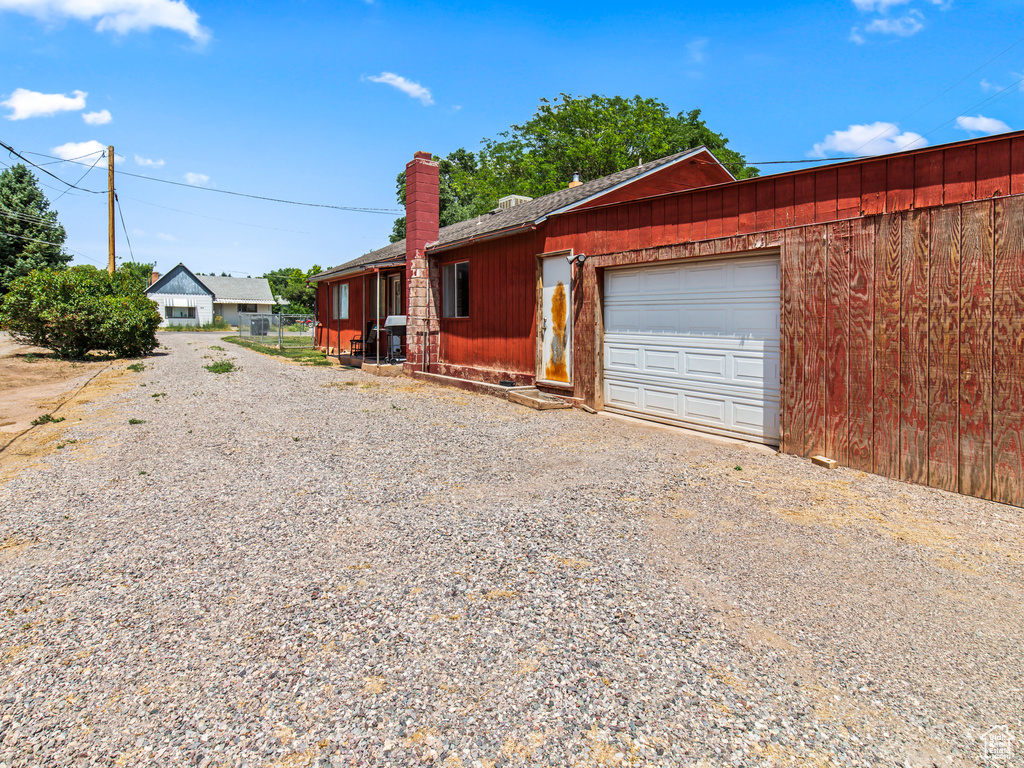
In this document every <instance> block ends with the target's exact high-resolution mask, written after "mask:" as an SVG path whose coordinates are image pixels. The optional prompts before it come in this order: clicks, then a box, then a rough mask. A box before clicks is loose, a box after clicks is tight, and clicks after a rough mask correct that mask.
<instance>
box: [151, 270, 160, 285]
mask: <svg viewBox="0 0 1024 768" xmlns="http://www.w3.org/2000/svg"><path fill="white" fill-rule="evenodd" d="M159 279H160V273H159V272H154V273H153V274H152V275H150V276H149V284H150V285H152V284H153V283H155V282H156V281H157V280H159Z"/></svg>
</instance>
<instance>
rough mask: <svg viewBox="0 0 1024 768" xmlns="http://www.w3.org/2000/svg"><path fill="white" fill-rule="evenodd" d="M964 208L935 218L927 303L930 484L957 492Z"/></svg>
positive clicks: (935, 214) (953, 208)
mask: <svg viewBox="0 0 1024 768" xmlns="http://www.w3.org/2000/svg"><path fill="white" fill-rule="evenodd" d="M960 238H961V229H960V206H944V207H943V208H940V209H938V210H936V211H934V212H933V214H932V244H931V260H930V264H929V267H930V269H929V280H930V283H931V287H930V291H931V292H930V297H929V302H928V325H929V333H928V335H929V345H930V346H929V353H928V484H929V485H930V486H932V487H934V488H942V489H944V490H947V491H955V490H957V488H958V487H959V481H958V478H957V473H958V471H959V453H960V419H959V405H960Z"/></svg>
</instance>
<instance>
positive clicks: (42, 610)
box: [0, 334, 1024, 768]
mask: <svg viewBox="0 0 1024 768" xmlns="http://www.w3.org/2000/svg"><path fill="white" fill-rule="evenodd" d="M162 340H163V343H164V344H165V345H166V346H167V349H165V350H162V351H163V352H166V353H167V354H163V355H160V356H157V357H154V358H152V359H150V360H148V361H147V368H146V370H145V371H143V372H141V373H130V372H127V373H125V375H124V376H123V377H122V378H121V379H120V380H119V381H120V384H119V385H118V386H115V387H113V388H112V389H109V388H108V389H107V390H104V391H101V392H99V393H98V394H95V395H94V396H93V397H92V398H91V399H92V402H89V403H80V404H79V405H78V406H74V407H73V408H70V409H69V411H68V412H69V414H72V415H73V417H72V416H69V418H68V420H67V421H66V422H63V423H60V424H50V425H46V426H44V427H40V428H38V429H37V430H36V433H37V434H36V439H37V441H38V439H39V436H40V435H42V436H43V437H44V438H46V439H51V442H50V444H49V447H48V448H47V449H46V450H45V451H44V454H43V459H44V463H42V464H40V465H38V466H35V467H29V468H27V469H24V470H22V471H19V472H17V473H13V472H8V473H7V477H8V479H7V481H6V482H3V483H2V484H0V608H2V613H0V764H2V766H4V768H11V767H12V766H37V765H45V766H50V765H53V766H86V765H118V766H121V765H128V766H130V765H162V766H163V765H166V766H179V765H202V766H239V765H246V766H306V765H314V766H385V765H391V766H409V765H421V764H422V765H443V766H464V767H466V768H468V767H469V766H522V765H529V766H534V765H551V766H616V765H664V766H689V765H700V766H731V765H743V766H747V765H749V766H755V765H756V766H777V765H778V766H786V765H792V766H807V765H886V766H891V765H901V766H902V765H910V766H931V765H933V764H934V765H938V766H949V765H955V766H967V765H977V764H980V763H982V762H983V761H984V759H985V757H984V746H985V743H986V742H984V741H983V735H984V734H985V733H986V732H987V731H988V729H990V728H992V727H994V726H1000V725H1001V726H1007V727H1008V728H1009V729H1010V731H1011V732H1013V733H1014V734H1016V735H1018V737H1019V738H1021V739H1024V723H1022V709H1021V703H1022V698H1024V695H1022V690H1024V681H1022V678H1021V674H1022V665H1021V650H1022V638H1024V622H1022V610H1021V595H1022V589H1021V585H1022V584H1024V580H1022V575H1024V574H1022V571H1024V568H1022V557H1021V553H1022V548H1021V541H1022V538H1024V535H1022V525H1021V520H1022V518H1021V514H1020V510H1017V509H1013V508H1010V507H1004V506H999V505H995V504H989V503H985V502H982V501H979V500H976V499H969V498H965V497H960V496H955V495H952V494H947V493H942V492H940V491H935V490H931V489H927V488H919V487H914V486H909V485H904V484H900V483H897V482H892V481H889V480H885V479H882V478H878V477H873V476H870V475H865V474H861V473H858V472H852V471H848V470H838V471H828V470H823V469H819V468H816V467H812V466H810V465H809V463H808V462H806V461H804V460H800V459H796V458H793V457H788V456H777V455H775V454H773V453H771V452H769V451H766V450H764V449H759V448H756V447H753V446H744V445H737V444H731V443H727V442H724V441H718V440H712V439H708V438H704V437H700V436H696V435H692V434H687V433H684V432H681V431H677V430H670V429H662V428H656V427H651V426H647V425H643V424H636V423H630V422H627V421H623V420H619V419H615V418H612V417H606V416H591V415H587V414H585V413H583V412H581V411H577V410H571V411H547V412H542V413H538V412H535V411H532V410H529V409H526V408H522V407H520V406H516V405H513V404H510V403H507V402H504V401H501V400H498V399H494V398H489V397H483V396H477V395H471V394H467V393H463V392H459V391H455V390H446V389H440V388H435V387H430V386H423V385H420V384H418V383H415V382H412V381H410V380H408V379H386V378H375V377H372V376H369V375H367V374H363V373H362V372H361V371H352V370H346V369H340V368H336V367H334V368H320V367H302V366H298V365H292V364H288V363H285V362H281V361H280V360H276V359H273V358H269V357H265V356H261V355H258V354H256V353H253V352H250V351H248V350H244V349H239V348H237V347H233V346H232V345H231V344H227V343H224V342H222V341H220V340H219V338H218V337H216V336H210V335H206V334H164V335H163V336H162ZM211 347H223V348H224V351H220V350H217V349H211ZM207 358H209V359H207ZM218 359H229V360H232V361H234V362H235V363H236V364H237V365H240V366H241V370H238V371H235V372H233V373H228V374H221V375H217V374H213V373H210V372H208V371H206V370H205V369H204V368H203V365H204V364H206V363H209V362H211V360H218ZM88 393H89V390H88V389H87V390H86V393H85V394H86V395H88ZM78 419H80V421H79V420H78ZM129 419H137V420H141V421H142V422H143V423H138V424H129ZM43 430H49V432H43ZM72 441H74V442H72ZM43 442H45V439H44V440H43ZM58 445H61V446H63V447H62V448H61V449H59V450H58V449H57V446H58ZM15 447H17V444H16V446H15ZM12 450H13V449H12ZM9 458H10V457H9V456H5V455H0V462H2V461H7V460H9ZM12 475H13V477H12ZM992 733H993V734H994V733H997V732H992ZM991 735H992V734H990V738H991ZM989 745H990V746H993V747H995V746H998V745H996V744H995V742H992V741H990V742H989ZM1011 746H1012V747H1014V748H1015V751H1016V752H1017V753H1024V745H1020V744H1018V743H1017V742H1012V743H1011ZM1018 760H1019V758H1017V757H1011V758H1009V759H1008V760H1003V761H1002V762H995V763H992V764H998V765H1003V764H1011V765H1012V764H1019V762H1017V761H1018Z"/></svg>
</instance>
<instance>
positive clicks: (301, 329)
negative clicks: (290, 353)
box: [238, 312, 314, 349]
mask: <svg viewBox="0 0 1024 768" xmlns="http://www.w3.org/2000/svg"><path fill="white" fill-rule="evenodd" d="M313 325H314V323H313V316H312V315H274V314H271V313H269V312H241V313H239V315H238V336H239V338H242V339H249V340H250V341H255V342H256V343H257V344H265V345H266V346H268V347H277V348H278V349H284V348H285V347H288V348H293V347H310V348H312V347H313Z"/></svg>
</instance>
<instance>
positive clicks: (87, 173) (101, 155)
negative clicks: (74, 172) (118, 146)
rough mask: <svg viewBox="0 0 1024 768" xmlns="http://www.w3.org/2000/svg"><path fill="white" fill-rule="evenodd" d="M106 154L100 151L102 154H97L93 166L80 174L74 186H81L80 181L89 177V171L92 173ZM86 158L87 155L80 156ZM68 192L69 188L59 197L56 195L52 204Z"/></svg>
mask: <svg viewBox="0 0 1024 768" xmlns="http://www.w3.org/2000/svg"><path fill="white" fill-rule="evenodd" d="M89 154H93V153H92V152H90V153H89ZM106 154H107V153H106V151H102V152H100V154H99V155H98V156H97V157H96V159H95V160H94V161H93V164H92V165H91V166H89V167H88V168H87V169H86V171H85V173H83V174H82V175H81V176H80V177H79V179H78V181H76V182H75V184H76V185H78V184H81V183H82V179H84V178H85V177H86V176H88V175H89V172H90V171H92V169H93V168H95V167H96V164H97V163H99V161H100V160H102V159H103V156H104V155H106ZM88 156H89V155H82V157H88ZM75 189H78V187H77V186H76V187H75ZM70 190H71V187H68V188H67V189H65V190H64V191H63V192H61V193H60V194H59V195H57V196H56V197H55V198H53V202H54V203H55V202H57V201H58V200H60V199H61V198H62V197H64V195H66V194H67V193H68V192H69V191H70Z"/></svg>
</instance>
